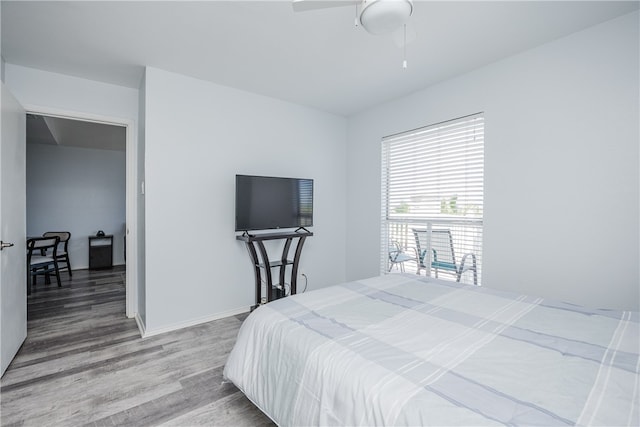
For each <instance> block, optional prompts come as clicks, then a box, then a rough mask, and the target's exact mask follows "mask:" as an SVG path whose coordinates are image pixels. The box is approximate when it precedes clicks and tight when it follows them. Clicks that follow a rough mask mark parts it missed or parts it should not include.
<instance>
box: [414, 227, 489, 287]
mask: <svg viewBox="0 0 640 427" xmlns="http://www.w3.org/2000/svg"><path fill="white" fill-rule="evenodd" d="M411 230H412V231H413V235H414V237H415V239H416V258H417V259H418V271H417V273H416V274H420V270H422V269H425V270H426V269H427V267H426V265H425V258H426V254H427V238H428V237H427V230H425V229H419V228H412V229H411ZM431 251H432V254H433V257H432V259H431V267H432V268H433V269H434V270H435V277H436V278H437V277H438V270H445V271H449V272H452V273H454V274H455V275H456V282H459V281H460V277H461V276H462V273H464V272H465V271H473V284H474V285H477V284H478V267H477V263H476V256H475V254H473V253H467V254H464V256H463V257H462V260H461V261H460V264H459V265H458V263H457V262H456V255H455V251H454V250H453V237H452V236H451V230H431ZM469 257H471V265H469V263H468V262H467V258H469Z"/></svg>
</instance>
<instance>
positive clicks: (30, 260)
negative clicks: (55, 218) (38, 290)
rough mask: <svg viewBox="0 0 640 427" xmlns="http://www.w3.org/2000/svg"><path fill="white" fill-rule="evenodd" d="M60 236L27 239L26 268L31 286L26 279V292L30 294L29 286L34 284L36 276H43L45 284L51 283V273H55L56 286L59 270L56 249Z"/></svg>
mask: <svg viewBox="0 0 640 427" xmlns="http://www.w3.org/2000/svg"><path fill="white" fill-rule="evenodd" d="M59 242H60V237H58V236H53V237H35V238H31V239H28V240H27V269H28V271H29V276H30V278H31V286H30V285H29V280H27V294H29V295H30V294H31V287H32V286H34V287H35V286H36V277H37V276H39V275H44V276H45V284H50V283H51V273H54V274H55V275H56V280H57V282H58V287H61V286H62V285H61V283H60V270H59V269H58V259H57V250H58V243H59Z"/></svg>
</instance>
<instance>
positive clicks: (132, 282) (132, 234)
mask: <svg viewBox="0 0 640 427" xmlns="http://www.w3.org/2000/svg"><path fill="white" fill-rule="evenodd" d="M24 109H25V110H26V112H27V114H37V115H43V116H51V117H59V118H63V119H72V120H81V121H85V122H93V123H102V124H107V125H115V126H124V127H125V128H126V140H127V141H126V175H127V176H126V214H125V221H126V224H127V229H126V230H125V233H126V236H127V244H126V248H125V250H126V251H127V261H126V266H127V268H126V273H125V289H126V316H127V317H134V316H135V315H136V314H137V311H138V232H137V224H138V206H137V203H136V201H137V191H138V184H137V182H138V179H137V171H138V163H137V161H138V140H137V138H136V129H135V123H134V122H133V120H129V119H124V118H121V117H113V116H104V115H99V114H92V113H85V112H78V111H69V110H63V109H61V108H52V107H42V106H37V105H24Z"/></svg>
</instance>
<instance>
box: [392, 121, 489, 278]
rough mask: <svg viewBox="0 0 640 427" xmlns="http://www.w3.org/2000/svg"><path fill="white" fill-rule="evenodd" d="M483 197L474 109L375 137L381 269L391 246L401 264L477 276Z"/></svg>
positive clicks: (480, 132)
mask: <svg viewBox="0 0 640 427" xmlns="http://www.w3.org/2000/svg"><path fill="white" fill-rule="evenodd" d="M483 199H484V115H483V114H482V113H479V114H474V115H471V116H467V117H462V118H459V119H455V120H450V121H447V122H443V123H438V124H435V125H431V126H427V127H423V128H420V129H415V130H411V131H408V132H404V133H401V134H397V135H392V136H388V137H385V138H383V140H382V222H381V223H382V230H381V236H382V242H381V248H382V250H381V264H380V266H381V271H383V272H387V271H389V270H390V269H391V268H394V267H397V265H396V264H395V263H392V262H390V257H389V249H388V248H389V247H396V248H397V246H399V247H400V248H401V249H402V250H403V251H404V252H406V253H407V255H409V256H411V257H412V258H414V260H412V261H407V262H405V263H404V264H405V266H406V269H407V270H408V271H411V268H415V270H416V271H420V272H421V273H422V274H424V273H426V274H427V275H434V274H437V275H438V277H439V278H442V279H452V280H460V281H462V282H465V283H477V284H480V281H481V269H482V267H481V266H482V228H483ZM467 254H468V255H467ZM452 255H453V257H452ZM465 255H467V256H466V257H465ZM463 259H464V266H463V265H462V262H463ZM474 261H475V262H474ZM427 265H431V266H432V268H431V269H428V268H426V267H425V266H427ZM420 267H421V268H420ZM436 267H437V268H436ZM472 267H475V274H474V270H473V268H472ZM461 268H462V269H461ZM462 270H464V271H462Z"/></svg>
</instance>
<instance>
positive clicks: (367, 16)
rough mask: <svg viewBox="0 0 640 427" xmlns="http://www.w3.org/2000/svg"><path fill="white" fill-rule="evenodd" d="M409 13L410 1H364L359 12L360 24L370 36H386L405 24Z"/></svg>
mask: <svg viewBox="0 0 640 427" xmlns="http://www.w3.org/2000/svg"><path fill="white" fill-rule="evenodd" d="M411 13H413V2H412V1H411V0H365V1H363V2H362V10H361V11H360V24H361V25H362V27H363V28H364V29H365V30H367V32H369V33H371V34H375V35H379V34H388V33H391V32H393V31H394V30H397V29H398V28H400V27H401V26H402V25H403V24H404V23H406V22H407V20H408V19H409V17H410V16H411Z"/></svg>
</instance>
